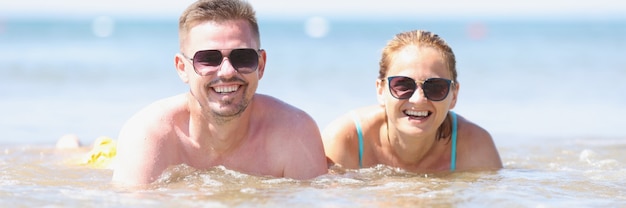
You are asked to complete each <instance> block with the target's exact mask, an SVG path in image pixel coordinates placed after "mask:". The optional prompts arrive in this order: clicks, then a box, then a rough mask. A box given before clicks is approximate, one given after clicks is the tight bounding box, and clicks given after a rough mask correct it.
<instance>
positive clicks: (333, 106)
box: [0, 17, 626, 207]
mask: <svg viewBox="0 0 626 208" xmlns="http://www.w3.org/2000/svg"><path fill="white" fill-rule="evenodd" d="M316 21H317V23H316V24H321V26H319V25H318V26H317V27H318V29H317V31H313V32H311V31H310V29H311V28H310V27H307V20H306V19H292V20H278V19H273V20H272V19H270V20H260V28H261V40H262V45H261V46H262V48H263V49H265V50H266V51H267V67H266V71H265V74H264V77H263V78H262V80H261V81H260V85H259V89H258V92H259V93H263V94H269V95H272V96H274V97H277V98H279V99H282V100H284V101H286V102H288V103H290V104H292V105H294V106H296V107H299V108H301V109H303V110H305V111H307V112H308V113H309V114H310V115H311V116H312V117H313V118H314V119H315V120H316V121H317V123H318V125H319V127H320V128H321V129H323V128H324V127H325V126H326V125H328V123H329V122H330V121H332V119H334V118H336V117H338V116H340V115H342V114H344V113H346V112H347V111H348V110H350V109H353V108H357V107H361V106H367V105H375V104H376V103H377V102H376V95H375V80H376V78H377V76H378V62H379V59H380V55H381V50H382V48H383V47H384V45H385V44H386V42H387V41H388V40H389V39H391V38H392V37H393V35H394V34H396V33H399V32H404V31H408V30H414V29H424V30H429V31H432V32H435V33H437V34H439V35H440V36H442V37H443V38H444V39H445V40H446V41H447V42H448V43H449V44H450V46H451V47H452V49H453V50H454V52H455V54H456V58H457V68H458V72H459V78H458V79H459V82H460V85H461V90H460V95H459V101H458V102H457V106H456V108H455V109H454V110H455V111H456V112H457V113H459V114H461V115H463V116H464V117H466V118H468V119H470V120H471V121H473V122H475V123H477V124H479V125H481V126H483V127H484V128H485V129H487V130H488V131H489V132H490V133H491V134H492V135H493V137H494V140H495V142H496V146H497V148H498V150H499V152H500V154H501V157H502V161H503V163H504V169H502V170H500V171H494V172H460V173H450V174H437V175H429V174H417V173H407V172H403V171H402V170H398V169H394V168H390V167H385V166H378V167H374V168H368V169H362V170H342V169H339V168H333V169H331V173H330V174H328V175H324V176H321V177H319V178H316V179H313V180H308V181H296V180H289V179H276V178H266V177H256V176H249V175H245V174H241V173H237V172H234V171H231V170H228V169H226V168H223V167H216V168H213V169H210V170H194V169H192V168H189V167H186V166H177V167H173V168H172V169H171V170H168V171H167V172H166V174H164V175H163V176H162V178H161V179H159V181H157V182H156V183H155V184H153V185H154V187H152V188H151V189H147V190H143V191H130V190H124V189H119V188H116V187H113V186H111V185H110V184H109V180H110V178H111V173H112V172H111V170H109V169H94V168H89V167H84V166H80V165H77V163H76V161H77V160H80V158H81V157H83V156H84V155H85V154H86V152H87V151H88V147H84V148H80V149H75V150H57V149H54V143H55V142H56V140H57V139H58V138H59V137H61V136H62V135H65V134H75V135H77V136H79V137H80V138H81V142H83V144H84V145H87V146H88V145H89V144H91V142H93V141H94V140H95V139H96V138H97V137H99V136H110V137H113V138H115V137H116V136H117V133H118V131H119V128H120V127H121V126H122V125H123V123H124V122H125V120H126V119H128V118H129V117H130V116H131V115H132V114H133V113H135V112H136V111H138V110H139V109H141V108H142V107H143V106H146V105H148V104H149V103H151V102H153V101H155V100H157V99H161V98H165V97H168V96H171V95H174V94H178V93H183V92H186V91H188V88H187V86H186V85H185V84H184V83H182V82H181V81H180V79H179V78H178V77H177V75H176V72H175V69H174V55H175V54H176V53H178V52H179V47H178V37H177V23H176V20H175V19H171V20H170V19H168V20H162V19H115V18H111V17H100V18H90V19H61V18H59V19H54V18H53V19H36V18H35V19H10V18H6V19H2V20H0V115H1V119H0V132H2V133H3V134H2V136H0V158H1V159H0V173H1V174H0V175H1V176H0V204H2V205H11V206H27V207H30V206H63V207H65V206H92V205H94V204H95V205H97V206H100V205H102V206H114V207H118V206H133V207H135V206H139V207H142V206H145V207H148V206H194V207H195V206H199V207H222V206H226V207H231V206H244V207H246V206H305V207H306V206H311V207H320V206H331V207H344V206H364V207H381V206H419V205H423V206H441V207H449V206H468V207H483V206H491V207H509V206H513V207H587V206H592V207H597V206H613V207H619V206H626V197H625V196H626V188H624V187H626V183H625V182H624V180H623V178H624V177H625V176H626V166H625V165H624V163H625V161H626V153H624V152H626V151H624V150H626V133H624V132H623V126H624V122H623V121H622V118H623V117H624V116H626V110H625V109H624V108H623V106H625V105H626V96H625V94H624V92H625V91H626V83H625V82H624V81H623V80H624V78H625V77H626V59H625V58H624V57H626V21H622V20H588V21H587V20H576V21H574V20H571V21H569V20H563V21H539V20H527V21H526V20H516V21H498V20H485V21H459V20H456V21H443V20H442V21H420V20H419V19H402V20H400V19H397V20H394V19H390V20H377V21H374V20H334V19H321V22H322V23H320V20H319V19H318V20H316ZM308 26H311V25H308ZM319 27H321V29H320V28H319ZM307 28H308V29H307Z"/></svg>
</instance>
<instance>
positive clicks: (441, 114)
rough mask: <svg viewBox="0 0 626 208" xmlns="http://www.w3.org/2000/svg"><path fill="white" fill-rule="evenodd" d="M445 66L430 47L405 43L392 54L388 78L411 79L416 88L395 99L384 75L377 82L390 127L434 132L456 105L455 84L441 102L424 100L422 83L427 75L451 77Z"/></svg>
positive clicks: (415, 132) (409, 131) (414, 132)
mask: <svg viewBox="0 0 626 208" xmlns="http://www.w3.org/2000/svg"><path fill="white" fill-rule="evenodd" d="M446 66H447V65H446V63H445V61H444V59H443V57H442V56H441V53H440V52H439V51H437V50H436V49H435V48H431V47H417V46H407V47H404V48H402V49H401V50H399V51H398V52H397V53H396V54H395V56H394V57H393V60H392V61H391V63H390V66H389V69H388V71H387V77H392V76H404V77H409V78H412V79H413V80H415V81H416V82H417V89H416V90H415V92H414V93H413V95H412V96H410V97H409V98H408V99H398V98H395V97H394V96H393V95H392V94H391V92H390V90H389V81H388V80H387V77H385V80H384V81H383V80H378V81H377V90H378V100H379V103H380V104H381V105H383V106H384V108H385V110H386V112H387V119H388V125H389V128H390V129H395V130H396V131H398V133H402V134H408V135H415V136H418V135H422V136H429V135H435V134H436V132H437V129H438V128H439V126H440V125H441V124H442V123H443V121H444V119H445V118H446V115H447V113H448V111H449V110H450V109H452V108H454V105H455V104H456V99H457V93H458V83H455V84H452V85H451V88H450V89H449V90H450V91H449V93H448V95H447V96H446V97H445V99H443V100H441V101H433V100H429V99H427V98H426V97H425V96H424V90H423V89H422V86H423V85H422V83H423V81H424V80H427V79H430V78H445V79H448V80H452V75H451V73H450V71H449V70H448V69H447V67H446ZM390 131H391V130H390Z"/></svg>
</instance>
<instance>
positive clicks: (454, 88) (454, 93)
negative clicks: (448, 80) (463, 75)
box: [450, 82, 461, 109]
mask: <svg viewBox="0 0 626 208" xmlns="http://www.w3.org/2000/svg"><path fill="white" fill-rule="evenodd" d="M460 86H461V85H460V84H459V83H458V82H454V85H452V101H451V102H450V109H453V108H454V106H456V101H457V99H458V97H459V89H461V87H460Z"/></svg>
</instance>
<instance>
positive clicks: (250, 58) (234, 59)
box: [228, 48, 259, 74]
mask: <svg viewBox="0 0 626 208" xmlns="http://www.w3.org/2000/svg"><path fill="white" fill-rule="evenodd" d="M228 59H229V60H230V63H231V64H232V65H233V67H235V69H237V71H239V72H240V73H244V74H247V73H251V72H253V71H256V69H257V67H258V66H259V54H258V53H257V52H256V50H254V49H249V48H246V49H235V50H233V51H231V52H230V55H229V56H228Z"/></svg>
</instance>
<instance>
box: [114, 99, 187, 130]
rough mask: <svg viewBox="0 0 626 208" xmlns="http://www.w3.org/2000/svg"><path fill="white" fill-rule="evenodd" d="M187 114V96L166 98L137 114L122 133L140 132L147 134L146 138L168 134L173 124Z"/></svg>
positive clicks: (126, 124)
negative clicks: (155, 134) (151, 135)
mask: <svg viewBox="0 0 626 208" xmlns="http://www.w3.org/2000/svg"><path fill="white" fill-rule="evenodd" d="M186 112H188V108H187V96H186V94H180V95H176V96H172V97H168V98H164V99H161V100H158V101H155V102H153V103H151V104H149V105H148V106H146V107H144V108H143V109H141V110H139V111H138V112H137V113H135V114H134V115H133V116H132V117H131V118H130V119H128V121H126V123H125V124H124V127H123V128H122V132H121V133H125V132H128V131H139V132H142V133H143V134H145V135H144V136H147V135H148V134H153V133H157V134H158V133H167V132H168V131H169V130H170V129H171V128H172V127H173V126H172V124H173V123H175V122H176V120H177V119H178V118H179V117H181V116H184V115H185V113H186ZM120 136H123V135H120ZM135 138H136V137H135Z"/></svg>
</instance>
